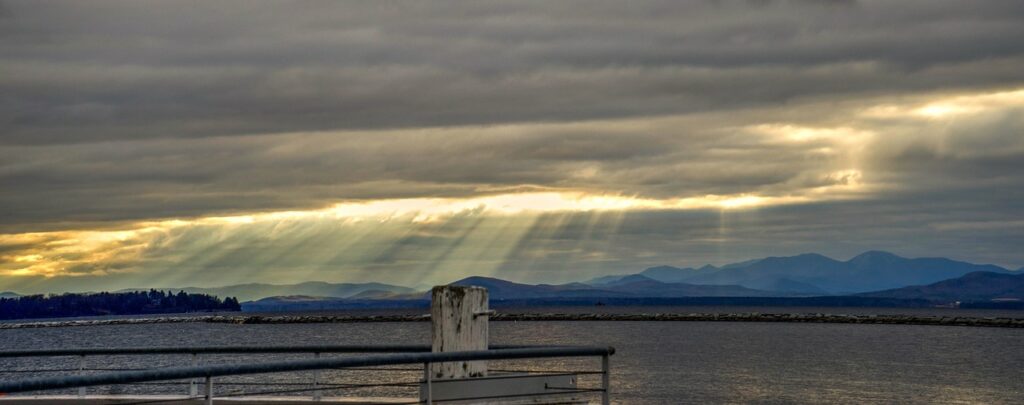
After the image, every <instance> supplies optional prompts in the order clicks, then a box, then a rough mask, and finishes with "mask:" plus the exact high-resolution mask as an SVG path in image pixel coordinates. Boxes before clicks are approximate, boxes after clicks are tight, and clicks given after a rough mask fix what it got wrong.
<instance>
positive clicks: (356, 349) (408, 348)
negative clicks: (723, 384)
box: [0, 345, 572, 358]
mask: <svg viewBox="0 0 1024 405" xmlns="http://www.w3.org/2000/svg"><path fill="white" fill-rule="evenodd" d="M541 347H558V346H537V345H491V346H490V347H489V348H490V349H493V350H503V349H528V348H541ZM565 347H572V346H565ZM430 351H431V346H430V345H327V346H199V347H189V346H181V347H177V346H175V347H126V348H86V349H43V350H0V358H10V357H44V356H102V355H118V356H122V355H145V354H226V353H236V354H237V353H419V352H430Z"/></svg>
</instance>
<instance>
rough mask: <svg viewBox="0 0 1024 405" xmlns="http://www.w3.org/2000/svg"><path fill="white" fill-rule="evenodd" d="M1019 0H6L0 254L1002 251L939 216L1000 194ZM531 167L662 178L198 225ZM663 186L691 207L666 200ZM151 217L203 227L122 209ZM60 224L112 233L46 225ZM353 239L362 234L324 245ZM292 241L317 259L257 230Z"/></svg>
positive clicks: (128, 257) (996, 209)
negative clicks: (424, 216) (326, 217)
mask: <svg viewBox="0 0 1024 405" xmlns="http://www.w3.org/2000/svg"><path fill="white" fill-rule="evenodd" d="M1022 16H1024V7H1022V5H1021V4H1020V2H1009V1H1007V2H1002V1H993V2H986V3H984V4H981V5H979V4H973V3H970V4H968V3H963V2H946V1H927V2H923V1H922V2H916V1H911V2H901V3H898V4H893V3H888V2H875V1H859V2H829V3H817V2H803V1H772V2H692V3H679V2H668V1H665V2H662V1H645V2H631V3H630V4H628V5H627V4H624V3H621V2H614V1H598V2H593V1H588V2H586V3H585V4H582V3H580V2H575V1H566V2H557V3H552V2H519V3H513V4H509V3H500V2H458V1H453V2H447V1H430V2H410V3H403V4H402V5H400V6H392V5H387V4H383V3H376V2H369V3H302V4H301V5H300V4H295V3H288V2H283V3H256V2H249V1H241V2H230V1H229V2H217V3H201V4H190V6H189V7H181V5H180V4H173V3H167V4H147V5H145V6H142V5H140V4H137V3H135V2H129V1H98V2H89V4H88V5H86V4H82V3H79V2H73V1H66V2H62V1H58V2H46V3H38V2H8V3H3V6H2V7H0V53H2V54H3V55H4V58H3V61H2V62H0V71H2V73H3V74H0V233H2V234H0V236H2V237H3V238H6V239H4V242H2V243H0V255H2V256H3V257H4V259H3V261H2V262H0V266H2V268H3V269H6V270H9V271H15V270H18V269H24V268H26V267H25V265H24V264H25V263H27V262H28V261H31V260H38V259H40V257H35V256H33V255H39V254H43V256H42V257H52V256H54V255H57V254H60V255H64V256H62V257H65V258H67V260H68V261H69V262H68V263H66V265H65V266H64V267H61V268H58V267H38V268H37V270H38V271H34V273H33V274H51V275H52V274H64V275H71V274H74V275H75V277H74V278H76V279H79V280H91V279H94V278H95V279H104V277H113V278H118V277H120V278H118V279H119V280H123V281H124V282H125V283H127V282H129V281H133V280H134V281H137V282H140V283H141V282H144V281H147V280H150V281H154V282H156V281H161V282H167V283H176V282H179V281H181V282H184V280H185V279H182V278H180V277H179V276H176V275H175V274H177V273H175V270H173V269H175V268H179V267H188V268H192V269H201V268H217V269H220V270H219V273H217V274H219V275H218V276H217V277H218V278H216V279H215V280H213V279H211V280H212V281H217V282H229V281H230V280H234V279H238V278H241V277H243V276H246V277H249V276H251V277H253V278H259V277H264V278H265V279H267V280H279V279H281V277H283V276H281V275H279V274H277V273H275V271H277V270H280V269H282V268H289V269H292V270H289V272H285V273H281V274H291V275H295V274H298V276H300V277H306V278H310V279H326V278H331V279H337V280H341V279H358V278H360V277H362V276H363V275H366V274H384V273H379V271H380V270H381V269H392V270H393V272H385V273H386V274H390V276H388V277H393V279H394V280H400V279H401V277H403V276H401V275H403V274H410V273H416V274H421V276H422V277H423V279H424V280H435V281H436V280H442V279H443V278H445V276H446V275H450V274H462V272H470V270H471V269H486V271H489V272H494V273H495V274H507V275H510V276H511V277H512V278H515V277H521V278H526V279H529V278H531V277H532V278H536V279H538V280H540V279H544V280H556V279H562V278H566V279H568V278H571V277H569V275H572V274H577V273H579V272H597V273H599V272H603V271H613V270H615V271H617V269H620V268H623V267H630V268H631V269H632V267H634V266H635V265H637V264H660V263H659V261H660V262H661V263H664V262H670V263H675V264H703V263H704V262H715V263H721V262H726V261H730V260H741V259H745V258H749V257H752V256H756V255H757V254H775V255H777V254H782V253H784V252H790V253H800V252H804V251H812V250H814V251H820V252H823V253H830V254H833V255H837V256H843V255H847V254H853V253H857V252H856V250H866V249H873V248H886V249H896V248H894V247H893V246H900V247H902V248H903V249H904V250H903V252H904V253H907V254H920V255H937V254H939V253H941V254H947V253H948V254H951V255H959V257H960V258H964V259H974V260H979V261H993V262H997V263H1002V264H1008V265H1017V266H1019V264H1020V257H1019V254H1018V253H1015V251H1016V250H1017V249H1016V248H1015V247H1014V246H1013V245H1014V242H1019V241H1020V240H1021V238H1022V235H1020V232H1018V230H1017V229H1016V228H1014V227H1008V226H1003V227H992V226H988V225H983V226H981V225H979V226H974V225H963V224H996V223H1015V222H1014V221H1017V220H1019V218H1018V217H1019V214H1018V213H1019V212H1021V208H1022V207H1021V204H1020V201H1022V197H1024V195H1021V192H1020V191H1018V190H1024V178H1022V177H1021V176H1020V175H1019V173H1021V172H1022V170H1024V167H1022V163H1021V162H1024V143H1022V142H1024V141H1022V139H1024V138H1022V137H1021V136H1020V135H1019V134H1020V133H1022V130H1024V118H1022V116H1024V96H1022V94H1024V93H1022V90H1020V89H1021V88H1024V71H1022V70H1021V69H1020V66H1021V65H1022V64H1024V42H1021V41H1019V40H1018V38H1021V37H1024V24H1021V20H1022ZM531 193H561V194H566V195H569V194H572V195H576V194H582V195H590V196H612V197H614V198H621V199H631V201H633V200H635V201H655V202H658V203H657V204H653V205H655V206H654V207H652V206H651V205H643V204H640V205H633V206H629V207H627V208H625V209H617V210H607V212H601V213H591V212H586V211H584V212H575V213H566V212H540V213H534V214H522V213H520V214H517V215H512V216H511V218H514V219H509V218H508V217H504V219H494V218H492V217H490V216H487V215H475V214H473V215H471V214H468V212H472V211H466V212H467V213H466V214H464V215H462V216H453V217H451V218H448V217H445V218H446V219H445V220H444V221H440V222H439V223H435V224H427V223H426V222H423V223H417V225H401V226H399V222H394V223H390V224H388V225H386V226H385V225H381V226H379V227H376V228H375V227H364V228H359V229H356V230H353V229H354V228H353V229H349V228H344V229H342V228H336V227H334V226H333V225H330V224H323V223H319V222H316V221H312V220H309V221H298V222H288V221H284V222H281V221H277V220H274V221H270V222H267V223H264V224H261V225H259V226H257V225H253V224H249V225H246V224H225V223H218V222H212V223H211V222H204V221H208V220H209V219H210V218H223V217H239V218H242V217H250V216H254V215H257V216H258V215H269V214H270V213H282V212H305V213H314V212H320V211H322V210H325V209H330V208H331V207H334V206H335V205H336V204H339V203H341V204H354V203H368V204H374V203H386V202H388V201H399V200H404V199H415V200H431V199H446V200H452V201H478V200H479V199H481V198H493V197H495V196H503V195H504V196H508V195H529V194H531ZM680 201H683V202H688V203H693V202H701V201H704V202H709V203H708V204H707V205H704V206H699V204H695V203H694V204H691V205H689V206H686V207H680V206H676V207H674V208H671V209H668V208H666V207H665V206H664V205H671V204H675V203H678V202H680ZM854 201H855V202H854ZM658 204H662V206H658ZM723 208H731V210H730V211H729V212H728V213H727V214H723ZM467 210H468V208H467ZM261 213H262V214H261ZM175 220H180V221H184V222H186V223H190V224H200V225H194V226H188V227H185V226H178V227H173V230H169V229H170V228H167V229H164V227H163V226H161V227H159V228H160V229H161V230H160V231H159V232H157V231H154V230H150V231H147V232H141V231H140V230H142V229H148V228H149V227H150V226H151V225H152V224H154V223H164V224H166V223H170V222H167V221H175ZM444 223H447V224H448V225H442V224H444ZM936 224H938V225H936ZM942 224H947V225H942ZM948 224H954V225H948ZM445 226H447V227H445ZM357 228H358V227H357ZM428 228H429V229H428ZM241 229H245V231H244V232H243V231H241ZM257 231H259V232H270V233H269V234H270V235H274V236H273V238H269V239H267V238H263V237H261V236H258V235H259V232H257ZM68 232H71V233H74V234H75V235H78V236H82V235H93V237H100V236H99V235H107V232H114V233H112V234H110V235H116V234H117V232H129V233H130V234H131V235H133V236H132V237H130V238H128V239H126V240H125V241H120V240H117V239H113V240H109V241H106V242H103V243H100V242H98V240H95V239H89V240H90V241H91V242H87V243H86V242H82V243H81V244H80V245H77V246H70V247H69V246H63V245H50V244H51V243H53V242H54V241H68V240H74V239H76V238H77V236H76V237H71V236H69V235H71V234H68ZM82 232H85V234H82ZM89 232H98V233H95V234H91V233H89ZM140 232H141V233H140ZM351 232H355V233H354V234H353V233H351ZM986 232H987V233H986ZM138 235H145V237H139V236H138ZM352 235H363V236H359V238H361V239H359V240H361V241H364V242H360V243H362V244H361V245H359V249H361V250H365V251H367V252H376V253H374V254H373V255H370V256H365V257H364V256H360V257H354V256H346V255H342V254H337V255H330V254H328V252H330V251H331V250H332V249H333V250H337V249H339V246H341V244H343V243H347V242H341V241H345V240H349V239H346V238H349V237H352V238H356V236H352ZM99 240H104V239H102V238H101V239H99ZM353 240H354V239H353ZM371 241H372V242H371ZM224 242H230V245H231V246H234V248H232V249H230V250H225V249H226V248H223V247H218V246H221V245H223V243H224ZM982 242H983V243H982ZM122 243H123V244H122ZM352 243H355V242H352ZM1017 244H1019V243H1017ZM309 245H315V246H319V248H316V249H314V248H312V247H311V248H309V249H311V250H313V251H316V253H315V254H312V256H311V257H316V259H315V260H314V259H305V260H301V259H298V258H296V257H295V256H292V255H290V254H288V253H286V252H282V251H280V250H277V249H271V248H270V247H273V246H282V247H300V246H309ZM247 246H249V247H247ZM254 249H255V250H254ZM299 250H301V249H299ZM260 252H263V253H262V254H258V253H260ZM755 253H757V254H755ZM97 254H99V255H100V256H88V255H97ZM274 254H277V255H279V257H276V258H275V257H269V255H274ZM102 255H109V256H102ZM257 256H258V257H262V259H260V260H255V259H253V260H247V259H246V258H251V257H257ZM90 257H91V258H90ZM19 258H20V259H19ZM93 259H95V260H93ZM19 260H20V261H19ZM285 262H287V263H288V264H287V265H284V264H282V263H285ZM82 263H92V264H90V265H83V264H82ZM442 265H443V266H447V268H448V269H449V270H447V271H448V273H445V271H444V270H442V269H441V266H442ZM246 269H249V270H246ZM558 269H562V270H564V271H562V270H558ZM47 272H49V273H47ZM247 272H250V273H247ZM295 272H298V273H295ZM132 274H138V275H139V276H138V277H149V278H132V277H135V276H132ZM182 274H191V273H187V272H186V273H182ZM143 275H145V276H143ZM211 277H212V276H211ZM56 278H57V277H54V278H53V279H56ZM53 279H49V281H46V280H44V281H45V282H43V281H40V283H42V284H35V285H44V284H45V285H57V284H53V283H55V282H56V281H54V280H53ZM21 280H28V279H21ZM212 281H211V282H212ZM47 283H49V284H47ZM26 288H28V287H26ZM40 288H42V287H40Z"/></svg>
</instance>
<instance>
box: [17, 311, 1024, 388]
mask: <svg viewBox="0 0 1024 405" xmlns="http://www.w3.org/2000/svg"><path fill="white" fill-rule="evenodd" d="M687 311H688V310H687ZM687 311H680V312H687ZM643 312H656V311H649V310H648V311H643ZM694 312H697V311H694ZM701 312H707V311H706V309H705V310H704V311H701ZM763 312H786V311H780V310H778V309H774V311H763ZM791 312H808V311H791ZM821 312H832V313H850V311H836V310H835V309H831V310H823V311H821ZM904 312H905V311H904ZM1017 314H1018V315H1017V317H1019V316H1020V315H1019V312H1018V313H1017ZM491 335H492V343H496V344H503V343H508V344H512V343H515V344H566V343H572V344H581V345H609V346H614V347H615V348H616V349H617V354H616V355H615V356H613V357H612V371H613V377H612V383H613V390H614V398H615V400H616V402H618V403H623V404H661V403H961V404H962V403H990V404H991V403H1006V404H1009V403H1021V402H1022V401H1024V378H1022V377H1021V371H1022V370H1024V330H1021V329H1003V328H973V327H954V326H949V327H947V326H913V325H854V324H849V325H847V324H798V323H730V322H594V321H590V322H518V323H516V322H492V324H491ZM429 339H430V326H429V324H428V323H425V322H424V323H365V324H289V325H230V324H204V323H196V324H151V325H115V326H90V327H72V328H41V329H13V330H0V342H2V344H3V348H4V349H7V350H10V349H31V348H70V347H105V346H172V345H238V344H249V345H259V344H266V345H273V344H294V345H300V344H425V343H428V342H429ZM283 358H288V357H287V356H283V355H265V356H263V357H260V359H283ZM292 358H294V357H292ZM251 359H252V358H251V357H249V358H245V356H241V355H232V356H227V355H222V356H207V357H205V358H204V359H203V361H206V362H226V361H243V360H251ZM187 361H188V360H187V358H185V357H183V356H177V357H174V356H161V357H146V358H138V357H129V356H118V357H112V358H108V359H104V361H103V364H102V366H104V367H154V366H157V367H159V366H169V365H184V364H187ZM73 362H74V360H73V359H68V358H57V359H47V360H39V361H37V362H35V363H31V364H29V363H26V361H25V360H17V361H16V360H12V359H0V369H2V370H13V369H26V368H44V367H59V366H71V365H73V364H72V363H73ZM92 366H97V365H96V364H93V365H92ZM492 367H494V368H517V369H525V368H529V369H540V368H546V369H572V370H578V369H590V370H593V369H599V365H598V361H597V360H587V361H578V360H545V361H532V362H527V363H523V362H518V363H514V364H513V363H507V364H506V363H494V364H492ZM327 374H329V375H328V376H326V378H327V379H329V380H331V382H374V381H376V382H380V381H389V382H391V381H400V380H401V381H413V380H416V379H417V378H419V376H420V375H421V374H420V373H419V372H417V371H413V370H408V371H396V372H387V373H383V372H354V371H347V372H342V371H332V372H329V373H327ZM12 375H19V376H24V375H23V374H3V375H0V378H10V377H11V376H12ZM268 378H273V379H275V380H274V381H280V382H286V381H292V382H295V381H305V379H308V373H307V374H301V373H293V374H292V375H279V376H272V377H271V376H251V377H238V378H234V379H233V380H232V381H236V382H245V381H256V380H261V379H262V380H264V381H265V380H266V379H268ZM223 387H224V388H223V389H224V390H225V391H224V392H229V391H231V390H237V389H242V388H241V386H239V387H232V386H230V385H224V386H223ZM154 390H163V392H167V390H180V391H184V390H185V388H183V387H156V386H145V387H133V388H123V387H122V388H109V387H108V388H99V389H98V391H99V392H113V393H118V392H154ZM396 390H401V389H399V388H386V389H377V390H371V391H370V392H368V394H369V395H391V394H394V393H396V392H398V391H396ZM403 392H410V391H409V389H405V391H403Z"/></svg>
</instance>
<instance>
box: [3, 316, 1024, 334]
mask: <svg viewBox="0 0 1024 405" xmlns="http://www.w3.org/2000/svg"><path fill="white" fill-rule="evenodd" d="M1021 315H1022V316H1021V317H1018V318H994V317H958V316H914V315H845V314H820V313H802V314H787V313H777V314H776V313H735V314H713V313H686V314H683V313H652V314H563V313H534V314H502V313H498V314H495V315H492V316H491V320H492V321H498V322H501V321H505V322H531V321H645V322H793V323H850V324H878V325H938V326H977V327H997V328H1024V313H1022V314H1021ZM427 321H430V315H208V316H202V315H200V316H176V317H152V318H122V319H77V320H60V321H33V322H5V323H0V330H2V329H23V328H48V327H75V326H99V325H138V324H152V323H227V324H242V325H245V324H289V323H357V322H427Z"/></svg>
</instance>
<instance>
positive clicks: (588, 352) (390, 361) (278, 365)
mask: <svg viewBox="0 0 1024 405" xmlns="http://www.w3.org/2000/svg"><path fill="white" fill-rule="evenodd" d="M613 353H615V349H614V348H611V347H546V348H536V347H534V348H521V349H502V350H474V351H463V352H443V353H399V354H382V355H371V356H364V357H346V358H327V359H312V360H297V361H278V362H266V363H251V364H211V365H205V366H197V367H168V368H159V369H149V370H138V371H122V372H115V373H106V374H90V375H78V376H58V377H40V378H33V379H26V380H20V381H4V382H0V393H15V392H28V391H39V390H49V389H61V388H75V387H86V386H96V385H109V384H129V383H137V382H146V381H163V380H180V379H187V378H196V377H210V378H212V377H218V376H226V375H245V374H262V373H275V372H286V371H304V370H316V369H334V368H348V367H369V366H388V365H398V364H416V363H427V362H430V363H436V362H452V361H472V360H510V359H525V358H550V357H583V356H606V355H611V354H613Z"/></svg>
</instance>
